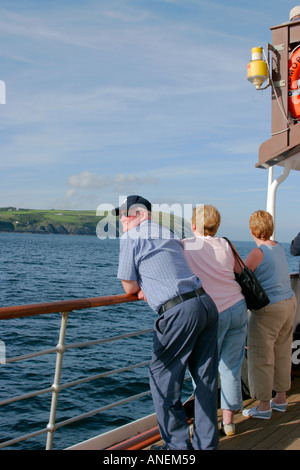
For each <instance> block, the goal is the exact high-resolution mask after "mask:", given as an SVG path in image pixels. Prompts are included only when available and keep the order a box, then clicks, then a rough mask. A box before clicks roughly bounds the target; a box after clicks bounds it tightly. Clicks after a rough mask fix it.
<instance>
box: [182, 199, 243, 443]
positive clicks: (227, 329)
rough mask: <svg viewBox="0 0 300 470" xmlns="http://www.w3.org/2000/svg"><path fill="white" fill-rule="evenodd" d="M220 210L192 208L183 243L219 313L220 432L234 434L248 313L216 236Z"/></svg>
mask: <svg viewBox="0 0 300 470" xmlns="http://www.w3.org/2000/svg"><path fill="white" fill-rule="evenodd" d="M220 222H221V216H220V214H219V211H218V210H217V209H216V208H215V207H214V206H211V205H204V206H203V205H202V206H198V207H196V208H195V209H194V212H193V218H192V231H193V233H194V237H192V238H187V239H185V240H183V244H184V254H185V257H186V259H187V261H188V263H189V265H190V268H191V270H192V271H193V273H194V274H196V276H198V277H199V278H200V279H201V282H202V284H203V287H204V289H205V291H206V292H207V293H208V294H209V295H210V296H211V298H212V299H213V301H214V302H215V304H216V306H217V309H218V312H219V322H218V354H219V373H220V379H221V408H222V409H223V420H222V424H221V429H222V431H223V432H224V434H226V435H227V436H231V435H234V434H235V426H234V412H235V411H237V410H240V409H242V408H243V398H242V390H241V366H242V362H243V358H244V354H245V343H246V334H247V322H248V310H247V306H246V302H245V299H244V296H243V294H242V292H241V287H240V286H239V284H238V283H237V282H236V280H235V274H234V273H235V271H236V272H239V271H240V268H239V265H238V263H237V262H236V259H235V257H234V256H233V253H232V249H231V247H230V245H229V243H228V242H227V241H226V240H225V239H224V238H221V237H217V236H216V233H217V231H218V228H219V225H220Z"/></svg>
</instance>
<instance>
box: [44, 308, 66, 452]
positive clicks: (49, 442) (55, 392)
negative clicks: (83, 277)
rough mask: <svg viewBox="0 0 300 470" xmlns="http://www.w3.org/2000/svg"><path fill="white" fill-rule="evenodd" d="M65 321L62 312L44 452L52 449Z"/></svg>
mask: <svg viewBox="0 0 300 470" xmlns="http://www.w3.org/2000/svg"><path fill="white" fill-rule="evenodd" d="M67 319H68V313H67V312H63V313H62V319H61V325H60V333H59V340H58V344H57V346H56V351H57V353H56V366H55V374H54V382H53V385H52V387H51V389H52V400H51V409H50V416H49V423H48V425H47V429H48V434H47V444H46V450H51V449H52V442H53V434H54V431H55V418H56V409H57V400H58V394H59V391H60V376H61V368H62V360H63V355H64V352H65V336H66V328H67Z"/></svg>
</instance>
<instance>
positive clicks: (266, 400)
mask: <svg viewBox="0 0 300 470" xmlns="http://www.w3.org/2000/svg"><path fill="white" fill-rule="evenodd" d="M249 227H250V231H251V235H252V237H253V239H254V241H255V243H256V245H257V248H254V249H253V250H252V251H251V252H250V253H249V255H248V257H247V258H246V261H245V264H246V265H247V266H248V267H249V268H250V269H251V270H252V271H253V272H254V273H255V275H256V277H257V278H258V280H259V281H260V283H261V285H262V287H263V288H264V289H265V291H266V293H267V295H268V296H269V299H270V303H269V304H268V305H267V306H266V307H264V308H262V309H260V310H255V311H252V312H251V316H250V319H249V327H248V373H249V385H250V393H251V396H252V397H253V398H256V399H257V400H259V401H260V403H259V405H258V406H256V407H254V408H250V409H248V410H244V411H243V415H244V416H248V417H252V418H261V419H270V418H271V413H272V410H277V411H286V409H287V403H286V392H287V391H288V390H289V389H290V386H291V365H292V360H291V351H292V341H293V325H294V318H295V313H296V305H297V304H296V297H295V295H294V292H293V290H292V288H291V283H290V275H289V270H288V263H287V259H286V255H285V252H284V249H283V247H282V246H281V245H280V244H279V243H277V242H275V241H272V240H271V236H272V234H273V231H274V224H273V218H272V216H271V214H269V213H268V212H266V211H262V210H259V211H256V212H254V213H253V214H252V215H251V217H250V222H249ZM272 390H274V391H275V392H276V395H275V397H274V398H273V400H272Z"/></svg>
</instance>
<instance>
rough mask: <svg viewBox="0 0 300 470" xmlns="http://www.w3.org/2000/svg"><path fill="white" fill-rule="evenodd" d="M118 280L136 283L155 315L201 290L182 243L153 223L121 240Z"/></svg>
mask: <svg viewBox="0 0 300 470" xmlns="http://www.w3.org/2000/svg"><path fill="white" fill-rule="evenodd" d="M118 278H119V279H123V280H126V281H137V282H138V283H139V285H140V287H141V289H142V290H143V292H144V294H145V296H146V298H147V302H148V304H149V306H150V307H151V308H152V309H153V310H154V311H155V312H158V310H159V308H160V306H161V305H163V304H164V303H166V302H167V301H168V300H170V299H172V298H174V297H176V296H177V295H179V294H183V293H185V292H190V291H192V290H195V289H198V288H199V287H200V286H201V282H200V280H199V279H198V278H197V276H195V275H194V274H193V273H192V271H191V269H190V267H189V265H188V263H187V261H186V259H185V257H184V254H183V244H182V242H181V241H180V240H179V239H178V238H176V237H175V235H174V234H173V233H172V232H170V231H169V230H167V229H165V228H163V227H161V226H160V225H158V224H156V223H154V222H152V221H150V220H148V221H145V222H142V223H141V225H139V226H138V227H136V228H133V229H131V230H129V231H128V232H126V233H124V234H123V236H122V237H121V238H120V256H119V268H118Z"/></svg>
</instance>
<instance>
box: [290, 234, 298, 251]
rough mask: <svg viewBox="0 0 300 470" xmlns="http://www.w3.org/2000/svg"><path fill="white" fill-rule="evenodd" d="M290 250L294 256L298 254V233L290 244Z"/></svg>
mask: <svg viewBox="0 0 300 470" xmlns="http://www.w3.org/2000/svg"><path fill="white" fill-rule="evenodd" d="M290 252H291V254H292V255H294V256H298V255H300V233H298V235H297V236H296V237H295V238H294V240H293V241H292V243H291V246H290Z"/></svg>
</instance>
